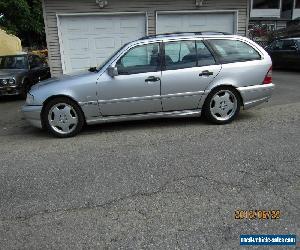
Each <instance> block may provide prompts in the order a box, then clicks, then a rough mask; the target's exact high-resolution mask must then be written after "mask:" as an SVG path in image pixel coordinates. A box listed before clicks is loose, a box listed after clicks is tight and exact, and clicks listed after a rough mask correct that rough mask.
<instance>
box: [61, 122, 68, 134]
mask: <svg viewBox="0 0 300 250" xmlns="http://www.w3.org/2000/svg"><path fill="white" fill-rule="evenodd" d="M59 127H61V129H62V131H64V132H65V133H66V132H69V131H70V124H69V123H61V124H60V125H59Z"/></svg>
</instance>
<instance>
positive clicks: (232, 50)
mask: <svg viewBox="0 0 300 250" xmlns="http://www.w3.org/2000/svg"><path fill="white" fill-rule="evenodd" d="M209 42H210V44H211V45H212V47H213V48H214V50H215V51H216V52H217V54H218V55H219V56H220V58H221V61H222V63H231V62H243V61H252V60H260V59H261V57H260V55H259V53H258V52H257V51H256V50H255V49H254V48H252V47H251V46H250V45H248V44H246V43H244V42H241V41H237V40H224V39H220V40H209Z"/></svg>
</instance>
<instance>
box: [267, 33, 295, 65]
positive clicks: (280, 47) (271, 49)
mask: <svg viewBox="0 0 300 250" xmlns="http://www.w3.org/2000/svg"><path fill="white" fill-rule="evenodd" d="M265 49H266V51H267V52H268V53H269V55H270V56H271V58H272V61H273V68H284V69H296V70H300V38H283V39H277V40H274V41H273V42H272V43H271V44H269V45H268V46H267V47H266V48H265Z"/></svg>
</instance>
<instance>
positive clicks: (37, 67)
mask: <svg viewBox="0 0 300 250" xmlns="http://www.w3.org/2000/svg"><path fill="white" fill-rule="evenodd" d="M29 65H30V71H29V78H30V80H31V82H32V83H33V84H34V83H37V82H39V81H41V80H43V79H46V75H47V67H45V66H44V64H43V61H42V60H41V58H40V57H39V56H37V55H30V56H29Z"/></svg>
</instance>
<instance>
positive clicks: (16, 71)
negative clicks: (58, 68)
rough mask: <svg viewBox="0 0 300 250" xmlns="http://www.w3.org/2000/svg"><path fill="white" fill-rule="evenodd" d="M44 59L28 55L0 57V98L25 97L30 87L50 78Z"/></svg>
mask: <svg viewBox="0 0 300 250" xmlns="http://www.w3.org/2000/svg"><path fill="white" fill-rule="evenodd" d="M50 76H51V75H50V68H49V66H48V64H47V62H46V61H45V59H43V58H41V57H39V56H37V55H34V54H29V53H23V54H17V55H7V56H0V96H2V95H21V96H22V97H26V94H27V92H28V90H29V89H30V87H31V86H32V85H34V84H35V83H38V82H39V81H41V80H44V79H47V78H50Z"/></svg>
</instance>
